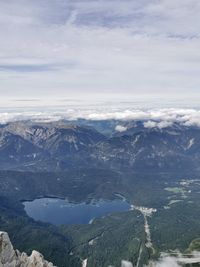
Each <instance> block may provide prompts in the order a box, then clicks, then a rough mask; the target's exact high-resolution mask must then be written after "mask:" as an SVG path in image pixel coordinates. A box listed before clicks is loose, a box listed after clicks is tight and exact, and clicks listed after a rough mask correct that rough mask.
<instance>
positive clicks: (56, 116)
mask: <svg viewBox="0 0 200 267" xmlns="http://www.w3.org/2000/svg"><path fill="white" fill-rule="evenodd" d="M78 119H85V120H91V121H102V120H116V121H119V122H122V124H120V123H119V124H118V125H117V126H116V131H119V132H123V131H125V130H126V125H124V124H123V123H126V122H129V121H142V122H143V126H144V127H145V128H159V129H163V128H167V127H170V126H172V125H173V124H174V123H178V124H180V125H183V126H186V127H190V126H195V127H200V109H183V108H163V109H147V110H144V109H119V108H118V109H113V110H112V109H109V108H107V107H105V108H104V109H102V108H99V109H97V108H89V109H87V108H85V107H84V108H69V109H65V108H64V109H59V110H58V109H57V108H56V109H49V110H31V109H30V110H23V111H22V110H18V111H0V124H5V123H9V122H14V121H26V120H33V121H36V122H52V121H59V120H68V121H76V120H78Z"/></svg>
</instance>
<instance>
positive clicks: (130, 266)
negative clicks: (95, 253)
mask: <svg viewBox="0 0 200 267" xmlns="http://www.w3.org/2000/svg"><path fill="white" fill-rule="evenodd" d="M121 267H133V264H132V263H131V262H129V261H125V260H123V261H122V262H121Z"/></svg>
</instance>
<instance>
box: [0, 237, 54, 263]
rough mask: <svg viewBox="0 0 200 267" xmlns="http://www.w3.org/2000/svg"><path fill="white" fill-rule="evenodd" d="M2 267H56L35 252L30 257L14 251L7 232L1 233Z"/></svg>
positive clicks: (0, 255)
mask: <svg viewBox="0 0 200 267" xmlns="http://www.w3.org/2000/svg"><path fill="white" fill-rule="evenodd" d="M0 267H55V266H53V264H52V263H50V262H47V261H46V260H45V259H44V258H43V256H42V255H41V254H40V253H39V252H37V251H33V252H32V254H31V255H30V256H28V255H27V254H26V253H24V252H23V253H20V252H19V251H18V250H14V248H13V246H12V244H11V242H10V239H9V236H8V234H7V233H5V232H0Z"/></svg>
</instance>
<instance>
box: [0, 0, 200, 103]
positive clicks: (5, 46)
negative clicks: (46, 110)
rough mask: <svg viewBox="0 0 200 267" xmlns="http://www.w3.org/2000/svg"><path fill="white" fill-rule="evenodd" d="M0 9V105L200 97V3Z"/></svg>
mask: <svg viewBox="0 0 200 267" xmlns="http://www.w3.org/2000/svg"><path fill="white" fill-rule="evenodd" d="M0 11H1V18H0V81H1V84H0V97H1V101H0V104H1V105H6V103H8V105H12V104H13V103H14V102H15V104H16V100H17V101H19V102H18V105H21V106H23V104H24V103H25V102H26V105H29V101H30V100H31V101H30V105H31V103H33V102H35V103H36V102H37V101H38V100H40V99H50V102H51V101H52V100H54V99H55V98H56V99H58V100H59V99H61V100H62V99H67V100H69V99H75V100H83V99H84V100H88V99H91V101H92V100H94V99H97V98H98V99H105V100H110V99H115V100H122V98H123V99H127V100H135V99H143V98H144V99H146V101H148V99H149V100H151V99H155V98H157V99H160V98H161V99H162V101H164V100H165V99H166V101H167V99H168V100H169V99H173V100H177V101H178V99H179V102H181V101H182V100H184V102H185V101H186V100H187V101H188V102H191V103H192V102H193V101H194V102H195V101H197V99H198V97H199V96H200V92H199V90H200V76H199V69H200V57H199V47H200V26H199V25H200V17H199V13H200V2H199V1H198V0H182V1H180V0H159V1H158V0H141V1H136V0H132V1H130V0H124V1H120V0H100V1H97V0H56V1H48V0H35V1H31V0H19V1H15V0H7V1H4V0H0ZM27 100H28V101H27ZM46 102H47V100H46ZM13 105H14V104H13Z"/></svg>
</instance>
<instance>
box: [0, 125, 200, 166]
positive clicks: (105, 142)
mask: <svg viewBox="0 0 200 267" xmlns="http://www.w3.org/2000/svg"><path fill="white" fill-rule="evenodd" d="M100 123H101V122H99V121H98V122H96V125H97V127H96V128H97V129H98V130H99V129H101V131H97V129H95V122H93V125H92V126H93V127H92V126H91V125H90V124H91V123H89V122H87V121H85V122H84V123H78V122H77V123H76V124H75V122H73V123H72V122H67V121H60V122H51V123H42V122H38V123H36V122H30V121H29V122H11V123H8V124H5V125H1V127H0V168H1V169H19V170H20V169H23V170H24V169H26V170H27V169H28V170H51V169H52V170H65V169H67V168H71V167H72V168H73V167H81V166H90V167H92V166H95V167H96V166H98V167H102V168H104V167H111V168H115V169H116V168H117V169H118V168H119V169H121V168H128V169H132V170H135V171H140V170H144V169H145V171H150V170H151V171H156V170H159V171H166V170H168V171H172V170H174V171H175V170H178V169H179V170H183V169H192V170H194V169H195V170H198V169H199V163H200V153H199V151H200V129H199V128H198V127H186V126H184V125H181V124H177V123H174V124H173V125H171V126H168V127H166V128H158V127H151V128H147V127H145V126H144V123H143V122H141V121H137V122H121V124H122V125H123V127H124V128H123V129H124V130H123V131H121V132H119V131H117V130H116V122H115V123H114V122H113V121H110V122H107V124H106V127H107V126H108V124H109V123H110V133H109V134H108V133H107V134H105V132H104V130H103V129H104V127H103V125H104V124H105V122H102V125H100ZM117 123H120V122H117ZM88 125H89V126H88ZM100 126H101V127H100Z"/></svg>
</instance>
